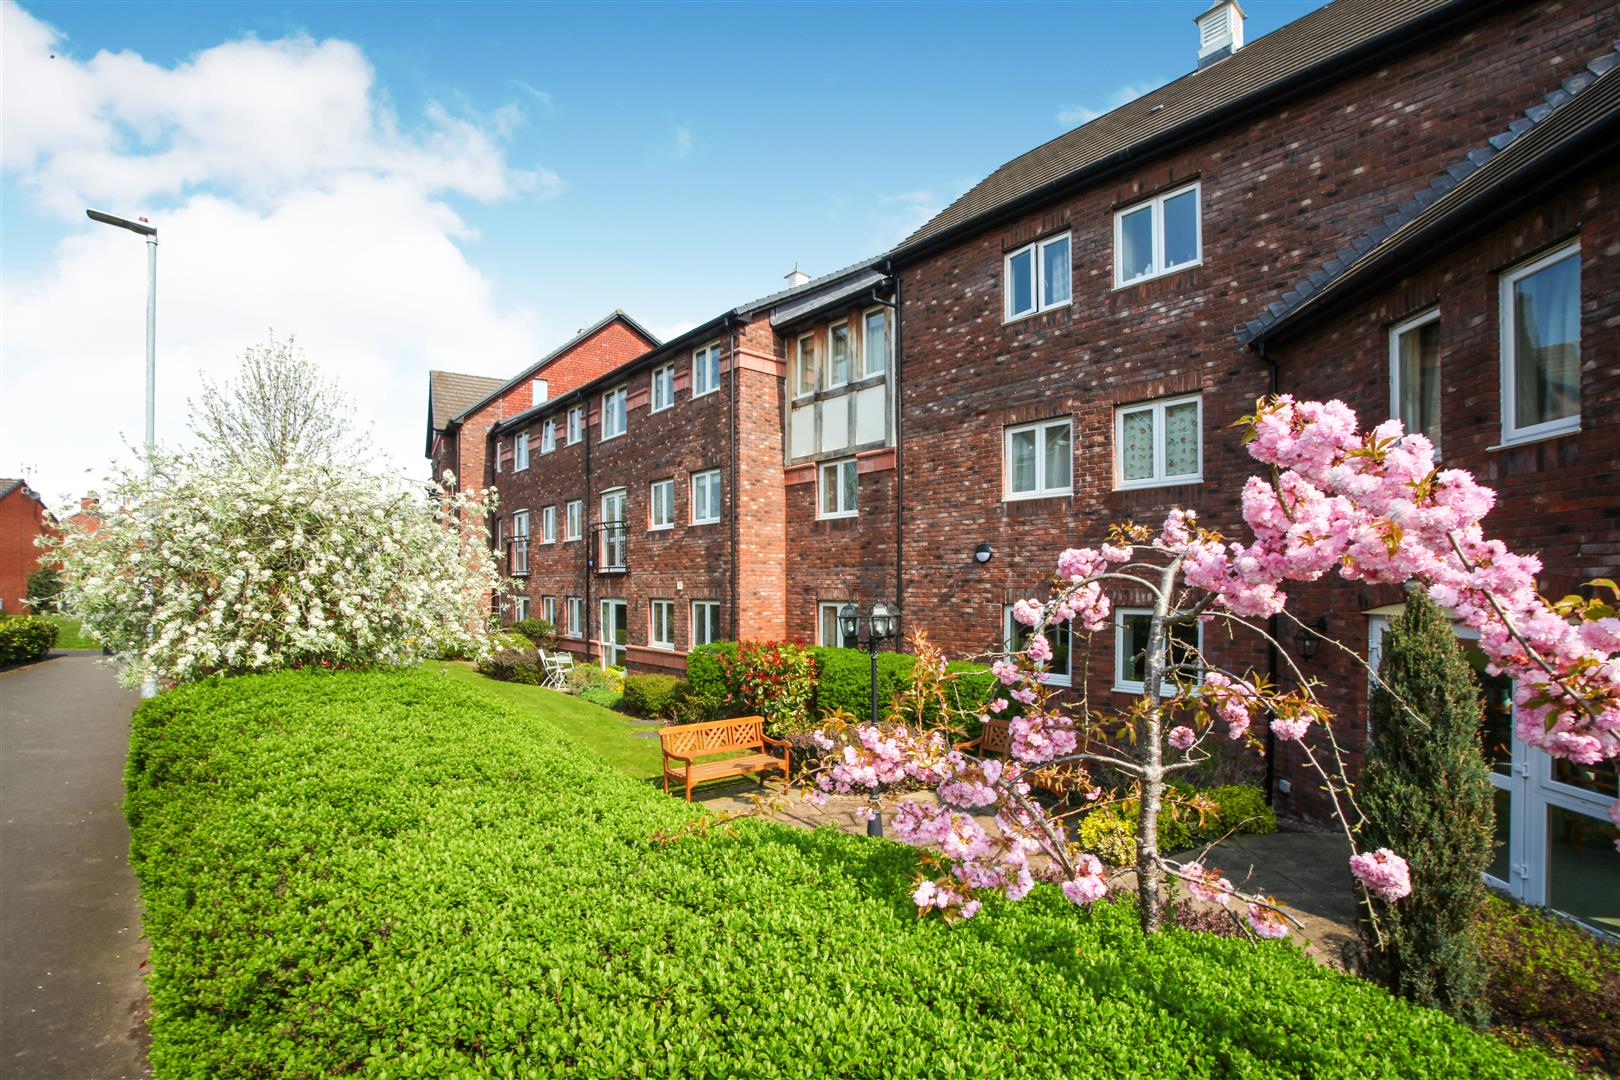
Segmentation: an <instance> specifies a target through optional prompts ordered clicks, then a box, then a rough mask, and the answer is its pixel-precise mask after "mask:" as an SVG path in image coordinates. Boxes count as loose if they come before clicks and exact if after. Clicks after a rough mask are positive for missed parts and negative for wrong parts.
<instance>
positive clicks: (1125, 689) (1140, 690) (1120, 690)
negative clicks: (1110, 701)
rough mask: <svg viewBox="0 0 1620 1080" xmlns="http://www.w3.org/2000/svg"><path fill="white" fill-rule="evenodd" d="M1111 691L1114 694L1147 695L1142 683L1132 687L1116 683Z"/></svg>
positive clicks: (1127, 684)
mask: <svg viewBox="0 0 1620 1080" xmlns="http://www.w3.org/2000/svg"><path fill="white" fill-rule="evenodd" d="M1113 691H1114V693H1116V694H1145V693H1147V686H1146V685H1145V684H1143V683H1136V684H1135V685H1132V684H1130V683H1122V682H1116V683H1115V684H1114V686H1113Z"/></svg>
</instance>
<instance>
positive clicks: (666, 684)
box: [624, 675, 692, 720]
mask: <svg viewBox="0 0 1620 1080" xmlns="http://www.w3.org/2000/svg"><path fill="white" fill-rule="evenodd" d="M691 690H692V687H691V685H690V684H689V683H688V682H687V681H686V680H685V679H682V678H678V677H676V676H674V675H626V676H625V677H624V706H625V708H627V709H629V710H630V711H631V712H633V713H636V714H637V715H639V716H647V717H652V718H654V719H659V720H667V719H669V718H670V717H671V716H673V715H674V713H675V706H676V704H677V703H679V702H680V700H681V699H682V698H683V697H685V696H686V695H687V694H689V693H691Z"/></svg>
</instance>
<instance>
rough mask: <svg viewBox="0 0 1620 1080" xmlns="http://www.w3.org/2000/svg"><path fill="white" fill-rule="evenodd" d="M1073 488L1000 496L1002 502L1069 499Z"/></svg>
mask: <svg viewBox="0 0 1620 1080" xmlns="http://www.w3.org/2000/svg"><path fill="white" fill-rule="evenodd" d="M1073 497H1074V488H1072V487H1066V488H1053V489H1052V490H1051V491H1011V492H1007V493H1006V494H1004V495H1002V496H1001V501H1002V502H1031V501H1033V500H1035V499H1071V498H1073Z"/></svg>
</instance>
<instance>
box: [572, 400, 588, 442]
mask: <svg viewBox="0 0 1620 1080" xmlns="http://www.w3.org/2000/svg"><path fill="white" fill-rule="evenodd" d="M584 437H585V406H583V405H575V406H574V407H573V408H572V409H569V410H568V445H569V446H573V445H574V444H575V443H577V442H579V440H581V439H583V438H584Z"/></svg>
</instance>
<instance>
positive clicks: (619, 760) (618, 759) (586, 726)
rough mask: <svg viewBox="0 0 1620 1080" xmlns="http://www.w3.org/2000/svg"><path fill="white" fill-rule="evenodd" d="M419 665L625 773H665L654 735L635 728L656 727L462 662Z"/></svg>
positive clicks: (650, 776)
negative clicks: (488, 696) (513, 710)
mask: <svg viewBox="0 0 1620 1080" xmlns="http://www.w3.org/2000/svg"><path fill="white" fill-rule="evenodd" d="M423 666H424V667H425V668H426V669H427V670H429V671H437V672H440V673H442V674H443V675H444V676H445V677H446V678H449V679H454V680H456V681H458V682H463V683H468V684H471V685H474V686H476V687H478V688H479V689H480V690H483V691H485V692H487V693H489V694H492V695H494V696H495V697H496V698H498V699H500V700H501V701H504V702H506V703H508V704H510V705H515V706H516V707H517V708H518V709H519V710H521V711H522V713H523V715H525V716H527V717H529V718H530V719H533V720H534V721H536V722H538V723H541V724H544V725H545V726H546V727H548V728H551V729H552V730H554V731H560V732H562V733H563V734H565V735H568V736H570V737H572V738H575V739H578V740H579V741H580V742H582V743H584V744H585V745H586V746H588V747H590V748H591V749H592V750H594V751H595V752H596V754H597V756H598V757H600V758H601V759H602V761H603V762H605V763H606V764H608V765H611V766H612V767H613V768H615V769H617V770H619V771H620V772H622V773H624V774H625V775H626V776H633V777H635V778H636V779H637V780H657V779H658V778H659V777H661V776H662V775H663V764H664V758H663V754H662V753H661V752H660V751H659V749H658V739H657V738H656V737H652V736H651V735H650V734H642V735H639V736H638V735H636V734H635V733H636V732H637V731H641V732H644V733H650V732H653V731H655V730H657V729H655V728H653V727H651V726H650V725H647V724H639V725H638V724H635V723H634V722H633V721H632V720H631V719H630V718H629V717H628V716H625V715H624V714H623V713H616V712H614V711H613V710H612V709H604V708H602V706H600V705H592V704H591V703H590V702H588V701H581V700H579V698H577V697H574V696H573V695H571V694H563V693H559V692H557V691H556V690H545V689H542V688H541V687H538V686H524V685H523V684H521V683H508V682H498V681H496V680H494V679H491V678H487V677H485V676H483V675H480V674H478V672H476V671H474V670H473V669H472V668H471V667H468V666H467V665H466V664H452V663H445V662H443V661H430V662H429V663H427V664H425V665H423Z"/></svg>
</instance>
